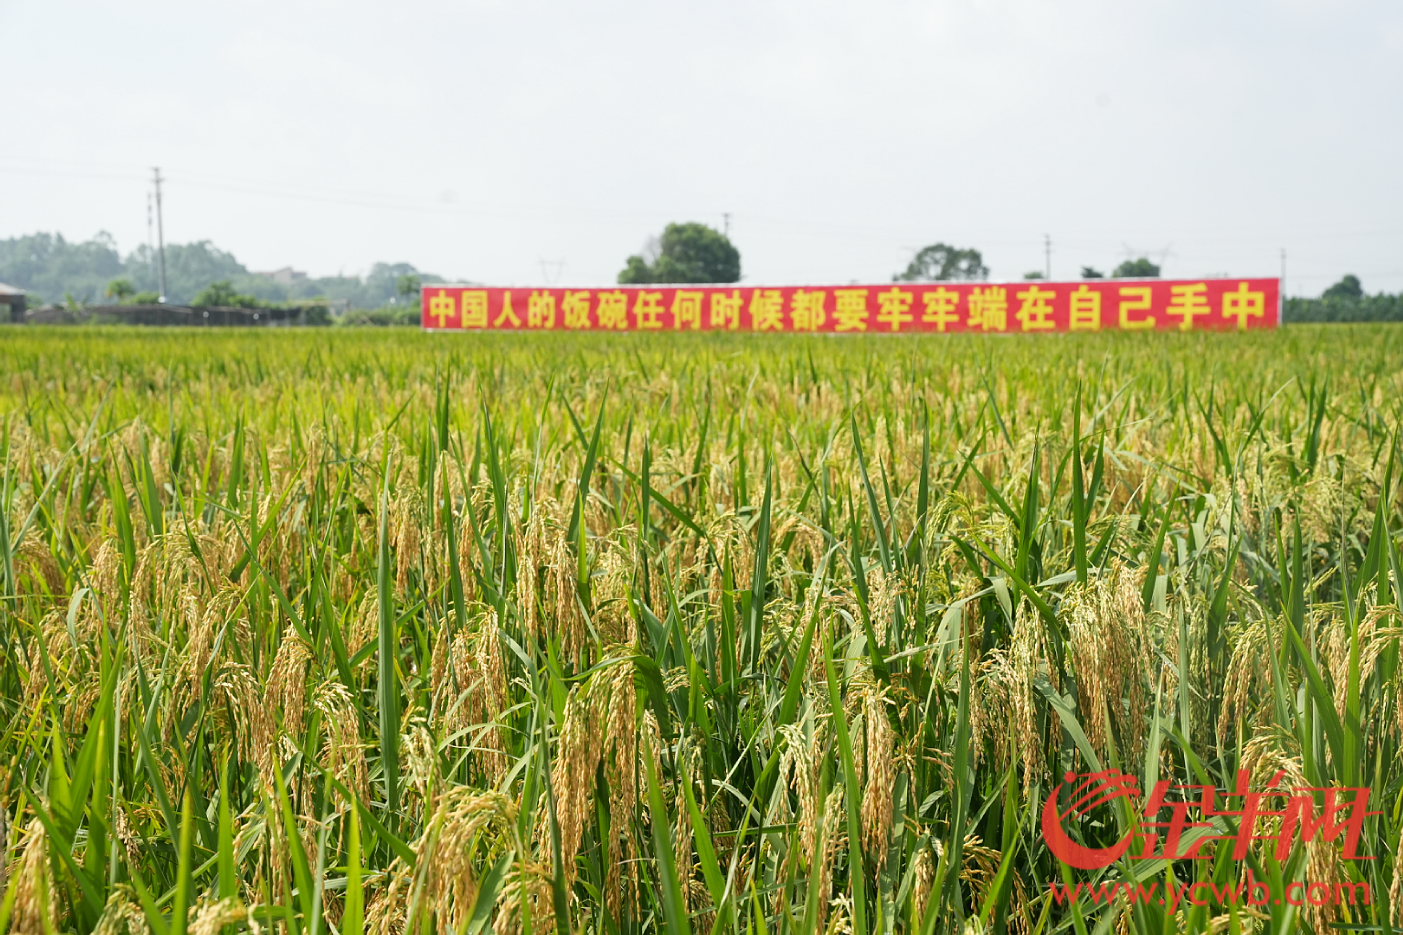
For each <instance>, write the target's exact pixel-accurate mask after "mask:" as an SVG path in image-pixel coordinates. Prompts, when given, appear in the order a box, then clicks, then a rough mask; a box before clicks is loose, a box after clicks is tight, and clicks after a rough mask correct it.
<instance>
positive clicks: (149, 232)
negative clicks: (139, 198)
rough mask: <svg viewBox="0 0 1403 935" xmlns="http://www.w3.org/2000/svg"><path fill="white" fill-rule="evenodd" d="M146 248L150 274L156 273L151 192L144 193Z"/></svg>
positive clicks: (154, 222) (154, 225)
mask: <svg viewBox="0 0 1403 935" xmlns="http://www.w3.org/2000/svg"><path fill="white" fill-rule="evenodd" d="M146 250H147V254H146V257H147V261H148V262H149V264H150V266H151V274H152V275H153V276H154V275H155V274H156V215H155V208H153V207H152V206H151V193H150V192H147V193H146Z"/></svg>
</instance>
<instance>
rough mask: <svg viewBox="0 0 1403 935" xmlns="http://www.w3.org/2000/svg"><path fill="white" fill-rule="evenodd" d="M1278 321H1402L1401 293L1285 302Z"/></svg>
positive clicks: (1402, 299)
mask: <svg viewBox="0 0 1403 935" xmlns="http://www.w3.org/2000/svg"><path fill="white" fill-rule="evenodd" d="M1281 317H1282V320H1283V321H1284V322H1286V323H1288V324H1292V323H1302V322H1370V321H1374V322H1378V321H1392V322H1399V321H1403V293H1400V294H1398V295H1388V294H1386V293H1379V294H1378V295H1362V296H1359V297H1358V298H1343V297H1328V298H1319V299H1301V298H1296V299H1287V300H1286V302H1285V305H1284V307H1283V309H1282V316H1281Z"/></svg>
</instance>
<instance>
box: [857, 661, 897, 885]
mask: <svg viewBox="0 0 1403 935" xmlns="http://www.w3.org/2000/svg"><path fill="white" fill-rule="evenodd" d="M887 704H888V699H887V695H886V692H885V691H884V690H883V689H881V688H877V687H869V688H868V689H867V690H866V691H864V692H863V699H862V725H863V746H864V749H865V751H866V753H865V756H864V760H865V763H866V767H867V769H866V784H865V785H864V787H863V790H862V810H861V816H862V846H863V851H864V852H865V853H866V854H867V855H868V856H869V857H870V859H871V860H872V862H873V863H874V864H875V866H876V867H877V870H878V871H879V872H880V871H881V870H882V869H883V868H884V867H886V865H887V853H888V851H889V847H888V845H889V843H890V842H891V829H892V802H893V800H892V791H893V787H894V786H895V785H896V770H895V766H894V763H893V755H894V753H895V746H896V732H895V731H893V730H892V727H891V721H890V719H889V718H888V715H887Z"/></svg>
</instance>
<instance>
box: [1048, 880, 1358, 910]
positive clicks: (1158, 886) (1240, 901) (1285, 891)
mask: <svg viewBox="0 0 1403 935" xmlns="http://www.w3.org/2000/svg"><path fill="white" fill-rule="evenodd" d="M1048 889H1049V890H1050V891H1051V893H1052V902H1053V905H1056V906H1063V905H1074V904H1077V903H1089V904H1091V905H1100V904H1109V903H1111V902H1114V901H1115V900H1116V898H1117V897H1123V898H1124V899H1125V900H1126V901H1128V902H1129V903H1130V904H1131V905H1136V904H1140V905H1147V906H1148V905H1155V906H1164V905H1168V906H1169V907H1170V908H1171V909H1177V908H1178V907H1179V905H1180V904H1188V905H1192V906H1210V905H1216V906H1229V905H1243V906H1272V905H1275V906H1280V905H1289V906H1343V905H1350V906H1353V905H1362V906H1368V905H1371V904H1372V902H1373V894H1372V893H1371V892H1370V890H1369V884H1368V883H1304V882H1302V881H1299V880H1295V881H1292V882H1290V883H1287V884H1284V885H1283V887H1282V892H1280V893H1277V892H1274V891H1273V889H1272V887H1271V884H1269V883H1267V882H1265V881H1262V880H1257V879H1254V878H1253V877H1251V876H1250V875H1249V877H1248V879H1247V880H1244V881H1240V882H1237V883H1212V882H1206V881H1200V882H1197V883H1176V884H1174V885H1172V886H1169V885H1165V884H1163V883H1160V882H1153V883H1130V882H1102V883H1048Z"/></svg>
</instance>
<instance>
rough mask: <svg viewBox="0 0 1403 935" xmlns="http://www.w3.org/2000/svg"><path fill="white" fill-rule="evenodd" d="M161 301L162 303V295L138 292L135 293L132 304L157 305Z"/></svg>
mask: <svg viewBox="0 0 1403 935" xmlns="http://www.w3.org/2000/svg"><path fill="white" fill-rule="evenodd" d="M160 301H161V295H160V293H158V292H137V293H135V294H134V295H132V302H131V304H132V305H155V304H156V303H158V302H160Z"/></svg>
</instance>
